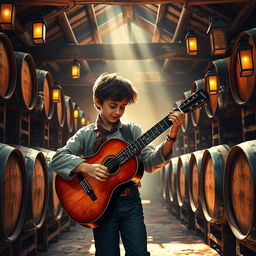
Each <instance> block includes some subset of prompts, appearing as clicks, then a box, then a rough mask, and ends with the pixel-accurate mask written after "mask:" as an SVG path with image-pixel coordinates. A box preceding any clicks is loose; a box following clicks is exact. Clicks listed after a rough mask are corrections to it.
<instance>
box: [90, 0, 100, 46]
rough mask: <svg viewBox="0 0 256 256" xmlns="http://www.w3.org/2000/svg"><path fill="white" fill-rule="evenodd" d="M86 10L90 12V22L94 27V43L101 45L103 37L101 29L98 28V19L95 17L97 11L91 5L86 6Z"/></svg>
mask: <svg viewBox="0 0 256 256" xmlns="http://www.w3.org/2000/svg"><path fill="white" fill-rule="evenodd" d="M86 9H87V11H88V14H89V17H90V22H91V25H92V35H93V38H94V42H95V43H96V44H101V43H102V40H101V35H100V31H99V27H98V22H97V18H96V15H95V10H94V7H93V5H91V4H89V5H87V6H86Z"/></svg>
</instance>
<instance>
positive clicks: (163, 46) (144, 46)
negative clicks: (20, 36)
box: [29, 43, 211, 63]
mask: <svg viewBox="0 0 256 256" xmlns="http://www.w3.org/2000/svg"><path fill="white" fill-rule="evenodd" d="M29 51H30V52H31V54H32V55H33V56H34V58H35V59H36V60H37V61H38V62H43V63H44V62H52V61H53V62H67V61H71V60H73V59H79V60H143V59H167V58H170V59H175V60H193V61H194V60H207V59H211V56H209V54H208V53H206V52H201V53H200V54H198V55H197V56H188V55H187V54H186V50H185V47H184V46H183V45H182V44H180V43H134V44H89V45H66V46H63V47H62V48H60V47H58V46H56V47H53V46H49V45H45V46H42V47H41V48H40V51H38V49H37V48H35V49H34V48H33V47H32V48H30V49H29Z"/></svg>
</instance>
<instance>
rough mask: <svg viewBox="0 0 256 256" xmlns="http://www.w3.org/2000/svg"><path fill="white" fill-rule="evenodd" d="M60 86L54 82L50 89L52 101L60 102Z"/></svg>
mask: <svg viewBox="0 0 256 256" xmlns="http://www.w3.org/2000/svg"><path fill="white" fill-rule="evenodd" d="M61 89H62V88H61V86H60V84H59V83H58V82H55V83H54V85H53V89H52V101H53V102H56V103H58V102H60V95H61Z"/></svg>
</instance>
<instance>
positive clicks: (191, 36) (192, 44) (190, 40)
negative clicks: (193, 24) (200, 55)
mask: <svg viewBox="0 0 256 256" xmlns="http://www.w3.org/2000/svg"><path fill="white" fill-rule="evenodd" d="M185 39H186V46H187V54H188V55H196V54H197V39H196V35H195V33H194V32H193V30H190V31H188V32H187V34H186V36H185Z"/></svg>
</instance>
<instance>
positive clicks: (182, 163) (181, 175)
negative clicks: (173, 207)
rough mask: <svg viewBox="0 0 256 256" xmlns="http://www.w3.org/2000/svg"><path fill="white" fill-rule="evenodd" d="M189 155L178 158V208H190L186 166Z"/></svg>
mask: <svg viewBox="0 0 256 256" xmlns="http://www.w3.org/2000/svg"><path fill="white" fill-rule="evenodd" d="M189 159H190V154H184V155H181V156H179V160H178V166H177V183H176V188H177V200H178V204H179V206H180V207H190V206H189V197H188V164H189Z"/></svg>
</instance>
